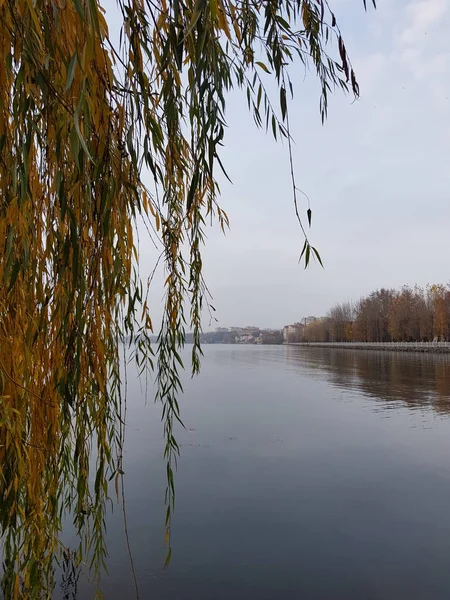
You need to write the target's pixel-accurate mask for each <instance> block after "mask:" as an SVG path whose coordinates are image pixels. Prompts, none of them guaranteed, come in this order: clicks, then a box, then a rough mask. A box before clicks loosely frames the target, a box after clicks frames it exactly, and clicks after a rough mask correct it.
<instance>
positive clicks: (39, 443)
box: [0, 0, 358, 598]
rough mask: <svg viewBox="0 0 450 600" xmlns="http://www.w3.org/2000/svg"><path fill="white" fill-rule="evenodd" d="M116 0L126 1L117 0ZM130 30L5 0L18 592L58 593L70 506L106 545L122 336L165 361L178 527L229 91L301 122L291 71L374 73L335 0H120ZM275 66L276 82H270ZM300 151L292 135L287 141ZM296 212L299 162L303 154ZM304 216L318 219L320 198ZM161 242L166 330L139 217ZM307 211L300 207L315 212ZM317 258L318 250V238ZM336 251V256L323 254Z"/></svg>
mask: <svg viewBox="0 0 450 600" xmlns="http://www.w3.org/2000/svg"><path fill="white" fill-rule="evenodd" d="M110 8H111V9H112V8H113V7H110ZM114 10H117V12H118V14H120V17H121V27H120V36H119V39H120V41H119V43H118V44H116V45H115V44H114V43H113V41H112V39H111V38H110V35H109V32H108V26H107V21H106V15H105V11H104V7H102V6H101V4H100V3H99V2H98V1H97V0H35V1H34V2H30V1H29V0H8V1H3V2H1V3H0V24H1V34H2V35H1V38H0V249H1V250H0V461H1V479H0V524H1V533H2V537H3V542H4V556H3V559H4V577H3V589H4V593H5V597H6V598H40V597H46V595H47V594H48V593H50V591H51V589H52V586H53V567H54V559H55V557H57V556H58V553H59V552H60V551H61V543H60V533H61V528H62V522H63V519H64V518H67V516H69V517H70V518H72V519H73V521H74V523H75V526H76V528H77V531H78V533H79V535H80V540H81V542H80V549H79V556H80V557H83V559H84V560H86V561H87V562H88V564H90V565H91V566H92V567H94V568H95V569H97V570H98V569H99V568H100V567H101V565H102V563H103V561H104V557H105V551H106V550H105V546H104V518H105V502H106V499H107V496H108V493H109V492H108V480H111V481H113V480H114V478H115V480H116V486H117V484H118V478H119V477H120V474H121V439H122V432H123V412H122V411H123V402H122V398H121V381H120V372H119V363H120V348H121V343H122V342H124V341H125V340H127V341H130V340H131V347H132V350H133V352H134V355H135V358H136V360H137V362H138V365H139V367H140V369H142V370H144V369H146V368H153V367H154V369H155V372H156V380H157V389H158V392H157V398H158V399H159V400H160V401H161V402H162V410H163V413H162V417H163V423H164V431H165V439H166V448H165V457H166V460H167V476H168V489H167V523H166V526H167V539H168V541H170V519H171V511H172V501H173V494H174V484H173V468H174V464H173V463H174V459H175V457H176V454H177V453H178V446H177V444H176V441H175V439H174V436H173V424H174V421H175V420H176V419H178V418H179V405H178V398H179V393H180V391H181V383H180V378H179V377H180V376H179V372H180V368H181V367H182V364H181V359H180V355H179V352H180V349H181V348H182V346H183V342H184V332H185V327H189V328H190V329H192V330H193V331H194V345H193V351H192V371H193V373H196V372H197V371H198V369H199V355H200V345H199V333H200V327H201V312H202V307H203V306H204V304H206V302H207V298H206V288H205V285H204V282H203V278H202V256H201V251H202V246H203V243H204V230H205V227H206V224H207V222H208V221H209V219H210V218H211V219H215V220H218V222H219V224H220V226H221V227H222V229H224V230H225V229H226V228H227V226H228V218H227V215H226V213H225V212H224V211H223V210H222V209H221V208H220V207H219V205H218V202H217V200H218V195H219V189H218V185H217V180H216V171H217V169H219V170H223V169H224V166H223V165H222V163H221V160H220V148H221V145H222V144H223V142H224V136H225V130H226V120H225V108H226V98H227V93H228V92H229V90H231V89H232V88H236V87H238V88H242V89H243V92H244V102H245V101H246V102H247V104H248V107H249V109H250V113H251V115H252V116H253V119H254V121H255V123H256V125H258V126H261V127H264V128H266V129H268V130H269V131H271V132H272V134H273V136H274V137H275V138H277V137H280V136H281V137H284V138H286V139H287V144H288V147H289V150H290V148H291V146H290V144H291V137H290V129H289V110H288V105H289V100H290V98H291V97H292V96H293V93H294V87H293V84H292V79H293V73H294V72H296V71H297V70H298V71H299V72H300V73H301V74H303V70H302V69H301V67H302V63H303V64H305V65H308V66H310V67H311V68H312V70H315V72H316V74H317V77H318V78H319V80H320V84H321V98H320V111H321V115H322V119H323V118H325V115H326V110H327V99H328V93H329V92H330V91H332V90H333V89H334V88H335V87H336V86H337V87H340V88H343V89H344V90H345V89H347V88H348V87H349V88H350V89H351V90H353V93H354V94H356V95H357V94H358V84H357V82H356V79H355V75H354V72H353V69H352V67H351V63H350V61H349V58H348V56H347V52H346V49H345V46H344V42H343V40H342V37H341V35H340V32H339V29H338V26H337V23H336V18H335V16H334V14H333V13H332V12H331V10H330V8H329V6H328V3H327V2H326V0H269V1H265V2H262V1H261V0H234V1H233V2H232V1H231V0H157V1H154V0H119V2H118V6H117V7H115V8H114ZM270 77H271V79H272V80H273V81H274V82H275V85H276V89H277V94H276V97H270V95H269V94H268V93H267V92H266V86H265V85H264V81H268V80H269V78H270ZM290 156H291V159H292V152H290ZM291 172H292V186H293V196H294V202H295V211H296V213H297V217H298V218H299V220H300V212H301V211H300V208H299V206H298V205H297V197H296V194H297V186H296V182H295V175H294V173H295V169H294V165H293V164H292V161H291ZM306 216H307V220H308V221H309V222H310V220H311V212H310V210H309V209H308V211H307V213H306ZM138 221H139V222H143V223H145V225H146V226H147V228H148V231H149V236H150V237H152V238H153V240H154V242H155V243H156V245H157V246H158V247H159V248H160V251H161V260H163V261H164V265H165V270H166V276H167V279H166V281H165V307H164V314H163V319H162V322H161V324H160V326H159V327H158V332H159V336H158V342H157V344H156V349H155V350H154V349H153V347H152V346H151V341H150V333H151V332H152V323H151V316H150V309H151V307H149V306H148V303H147V301H146V297H147V289H146V287H145V286H143V284H142V283H141V281H140V278H139V272H138V244H137V243H136V241H135V237H134V232H135V225H136V223H137V222H138ZM302 228H303V225H302ZM303 232H304V234H305V245H304V248H303V253H302V255H303V256H304V259H305V262H306V264H307V263H308V262H309V260H310V256H313V255H316V256H317V257H318V254H317V252H316V251H315V249H314V248H313V247H312V246H311V245H310V244H309V241H308V238H307V237H306V233H305V229H304V230H303ZM318 258H319V260H320V257H318Z"/></svg>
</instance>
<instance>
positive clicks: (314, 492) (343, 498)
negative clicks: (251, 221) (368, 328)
mask: <svg viewBox="0 0 450 600" xmlns="http://www.w3.org/2000/svg"><path fill="white" fill-rule="evenodd" d="M141 388H142V386H141V384H139V382H138V381H137V379H135V378H133V377H132V376H131V375H130V373H129V376H128V429H127V439H126V452H125V465H124V470H125V486H126V499H127V515H128V529H129V539H130V543H131V547H132V552H133V557H134V561H135V566H136V572H137V578H138V583H139V589H140V598H141V599H145V600H147V599H148V600H150V599H151V600H194V599H195V600H231V599H233V600H284V599H286V600H287V599H289V600H294V599H295V600H297V599H301V600H331V599H333V600H403V599H405V600H416V599H417V600H444V599H445V600H448V598H449V597H450V569H449V563H450V357H448V356H445V355H424V354H402V353H389V352H386V353H384V352H380V353H377V352H373V351H370V352H366V351H353V350H337V349H326V348H301V347H292V346H290V347H283V346H234V345H231V346H226V345H223V346H222V345H217V346H205V357H204V359H203V365H202V372H201V374H200V376H199V377H197V378H195V379H194V380H190V379H188V378H186V382H185V394H184V396H183V397H182V402H181V404H182V416H183V419H184V422H185V425H186V430H181V429H180V430H179V431H178V436H177V437H178V441H179V442H180V443H181V458H180V460H179V465H178V471H177V474H176V490H177V497H176V512H175V517H174V520H173V528H172V546H173V555H172V561H171V564H170V566H169V567H168V568H167V569H166V570H164V569H163V568H162V567H163V563H164V558H165V549H164V514H165V512H164V488H165V465H164V462H163V459H162V448H163V446H162V431H161V429H162V428H161V423H160V421H159V412H160V408H159V407H155V406H154V405H153V403H152V401H151V399H149V401H148V402H147V404H146V401H145V394H144V392H143V390H142V389H141ZM107 540H108V547H109V552H110V556H109V559H108V568H109V575H108V576H105V577H104V578H103V581H102V589H103V592H104V595H105V600H119V599H120V600H123V599H128V598H133V597H135V596H133V594H134V585H133V580H132V577H131V570H130V564H129V557H128V554H127V550H126V544H125V537H124V528H123V516H122V513H121V510H120V507H119V506H117V505H115V508H114V513H113V514H112V515H111V516H110V517H109V519H108V537H107ZM61 597H62V596H61ZM72 597H73V595H71V592H70V590H69V591H67V595H66V598H72ZM76 597H77V598H80V599H83V600H84V599H85V598H91V597H93V593H92V591H91V588H90V587H89V585H88V584H86V582H85V581H84V579H83V577H81V578H80V580H79V584H78V595H77V596H76Z"/></svg>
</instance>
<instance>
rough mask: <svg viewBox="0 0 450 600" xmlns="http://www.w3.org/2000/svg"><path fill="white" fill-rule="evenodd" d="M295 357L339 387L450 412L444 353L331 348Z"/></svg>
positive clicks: (449, 373)
mask: <svg viewBox="0 0 450 600" xmlns="http://www.w3.org/2000/svg"><path fill="white" fill-rule="evenodd" d="M290 349H291V352H290V353H289V354H290V356H291V358H294V356H295V357H296V359H297V360H301V361H302V362H303V363H304V364H306V365H308V366H309V367H312V368H314V369H321V370H323V371H325V372H326V373H327V374H328V375H329V379H330V380H331V383H332V384H333V385H334V386H336V387H340V388H347V389H348V388H354V389H358V390H360V391H361V392H363V393H364V394H367V395H368V396H371V397H373V398H375V399H380V400H384V401H388V402H392V401H398V400H401V401H403V402H406V403H407V404H409V405H414V406H426V405H430V406H432V407H433V408H434V409H435V410H436V411H438V412H444V413H450V359H449V357H448V356H446V355H442V354H425V353H423V354H422V353H414V354H407V353H396V352H377V351H365V350H345V349H343V350H339V349H331V348H293V347H290Z"/></svg>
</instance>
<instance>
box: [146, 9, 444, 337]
mask: <svg viewBox="0 0 450 600" xmlns="http://www.w3.org/2000/svg"><path fill="white" fill-rule="evenodd" d="M330 4H331V6H332V8H333V9H334V10H335V12H336V15H337V17H338V21H339V23H340V26H341V30H342V33H343V37H344V39H345V40H346V45H347V49H348V51H349V53H350V55H351V58H352V60H353V64H354V67H355V71H356V73H357V78H358V80H359V84H360V88H361V98H360V99H359V100H358V101H357V102H354V103H353V102H352V98H351V97H344V96H343V95H342V94H341V93H339V92H336V94H335V95H334V96H332V97H331V98H330V106H329V117H328V120H327V122H326V123H325V125H324V126H322V125H321V121H320V114H319V89H318V85H317V82H316V81H315V78H314V75H313V74H312V73H311V74H309V75H308V76H307V77H306V80H305V81H304V70H303V68H302V66H301V65H298V69H297V71H298V72H297V74H296V75H294V76H293V81H294V86H295V94H296V96H295V99H294V102H293V103H292V104H291V106H290V114H291V124H292V133H293V136H294V138H295V140H296V145H295V149H294V153H295V169H296V173H297V179H298V184H299V186H300V187H301V188H302V189H303V190H304V191H305V192H306V193H307V194H308V196H309V197H310V200H311V207H312V210H313V227H312V230H311V241H312V242H313V243H314V245H316V246H317V248H318V249H319V251H320V253H321V255H322V258H323V260H324V265H325V269H323V270H322V269H321V268H320V267H319V266H318V265H313V266H311V267H310V269H309V270H307V271H305V270H303V268H302V267H301V266H300V265H299V264H298V256H299V253H300V251H301V248H302V245H303V239H302V236H301V232H300V230H299V228H298V224H297V223H296V219H295V214H294V208H293V204H292V192H291V187H290V178H289V163H288V155H287V148H286V145H284V146H283V145H282V144H276V143H275V142H274V140H273V138H272V136H271V135H267V136H266V135H265V134H264V132H263V131H260V130H257V129H256V128H255V126H254V124H253V121H252V118H251V116H250V115H249V113H248V111H247V109H246V102H245V98H244V97H241V96H239V95H238V94H233V95H232V96H230V98H229V104H228V109H227V118H228V123H229V129H228V131H227V134H226V138H225V148H224V152H223V159H224V162H225V165H226V167H227V170H228V172H229V174H230V177H231V178H232V180H233V185H230V184H226V183H224V185H223V193H222V199H221V204H222V206H223V208H224V209H225V210H226V211H227V213H228V215H229V217H230V220H231V231H230V232H229V233H228V234H227V236H226V237H224V236H223V235H222V234H221V233H220V232H219V230H218V228H215V229H212V230H210V231H208V237H209V239H208V245H207V247H206V249H205V251H204V267H205V277H206V280H207V283H208V285H209V288H210V290H211V292H212V294H213V296H214V300H213V304H214V306H215V307H216V309H217V313H216V316H217V318H218V319H219V324H220V325H222V326H223V325H232V324H240V325H244V324H255V325H259V326H265V327H281V326H283V325H284V324H286V323H289V322H293V321H297V320H299V319H300V318H301V317H303V316H305V315H317V316H319V315H322V314H324V313H325V312H326V311H327V310H328V308H330V306H331V305H332V304H333V303H335V302H338V301H345V300H356V299H358V298H359V297H360V295H361V294H365V293H367V292H370V291H371V290H373V289H376V288H379V287H383V286H384V287H391V286H393V287H399V286H401V285H402V284H406V283H409V284H415V283H419V284H422V285H424V284H426V283H428V282H443V283H445V282H447V281H449V280H450V271H449V268H448V262H449V258H448V257H449V254H450V253H449V250H450V236H449V235H448V232H449V231H450V202H449V195H450V170H449V167H448V165H449V159H450V100H449V98H450V40H449V37H448V32H449V31H450V3H449V2H447V0H415V1H414V0H413V1H409V0H379V1H378V9H377V11H374V10H372V9H371V10H368V12H367V13H365V12H364V10H363V8H362V0H361V1H359V0H330ZM303 210H304V211H306V204H305V205H304V207H303ZM141 250H142V269H143V272H146V271H147V270H150V268H151V265H152V263H153V260H154V253H153V252H152V251H151V249H150V247H144V248H142V247H141ZM161 281H162V279H161V278H160V277H158V279H157V280H156V281H155V284H156V285H159V284H160V282H161ZM161 297H162V289H161V288H159V289H157V290H155V293H154V294H152V298H153V302H154V303H155V305H154V311H155V317H156V319H157V318H158V316H159V314H160V306H159V299H160V298H161ZM205 328H208V321H207V320H206V321H205Z"/></svg>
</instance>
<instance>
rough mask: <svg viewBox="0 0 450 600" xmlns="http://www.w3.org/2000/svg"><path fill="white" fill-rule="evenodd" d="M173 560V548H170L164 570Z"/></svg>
mask: <svg viewBox="0 0 450 600" xmlns="http://www.w3.org/2000/svg"><path fill="white" fill-rule="evenodd" d="M171 558H172V548H169V550H168V552H167V556H166V561H165V563H164V568H166V567H167V566H168V565H169V563H170V560H171Z"/></svg>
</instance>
